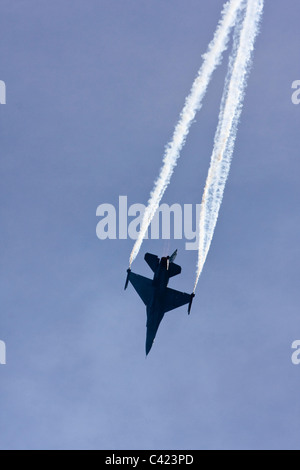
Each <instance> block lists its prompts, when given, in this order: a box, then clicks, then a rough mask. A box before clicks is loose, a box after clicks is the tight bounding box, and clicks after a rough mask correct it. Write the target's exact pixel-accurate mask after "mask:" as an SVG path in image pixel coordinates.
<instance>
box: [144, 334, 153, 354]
mask: <svg viewBox="0 0 300 470" xmlns="http://www.w3.org/2000/svg"><path fill="white" fill-rule="evenodd" d="M152 346H153V340H152V339H150V338H147V340H146V356H148V354H149V352H150V351H151V348H152Z"/></svg>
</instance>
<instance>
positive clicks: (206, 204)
mask: <svg viewBox="0 0 300 470" xmlns="http://www.w3.org/2000/svg"><path fill="white" fill-rule="evenodd" d="M263 4H264V1H263V0H248V3H247V10H246V14H245V17H244V21H243V23H242V24H241V25H240V24H238V25H237V27H236V34H235V40H234V46H233V51H232V54H231V57H230V61H229V73H228V76H227V79H226V83H225V88H224V92H223V98H222V103H221V109H220V115H219V123H218V127H217V131H216V135H215V141H214V149H213V153H212V156H211V164H210V168H209V172H208V176H207V180H206V185H205V188H204V193H203V198H202V204H201V212H200V221H199V252H198V265H197V275H196V281H195V286H194V292H195V289H196V286H197V283H198V280H199V277H200V274H201V272H202V269H203V266H204V263H205V260H206V257H207V254H208V251H209V248H210V245H211V241H212V237H213V234H214V230H215V227H216V223H217V219H218V214H219V210H220V206H221V203H222V199H223V193H224V189H225V184H226V181H227V177H228V173H229V170H230V164H231V160H232V154H233V150H234V144H235V140H236V134H237V128H238V123H239V119H240V116H241V112H242V107H243V99H244V95H245V89H246V85H247V78H248V73H249V68H250V65H251V58H252V52H253V49H254V44H255V39H256V36H257V34H258V30H259V24H260V20H261V16H262V12H263Z"/></svg>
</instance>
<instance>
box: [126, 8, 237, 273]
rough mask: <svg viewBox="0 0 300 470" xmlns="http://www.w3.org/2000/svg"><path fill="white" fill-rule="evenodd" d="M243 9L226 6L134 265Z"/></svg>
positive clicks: (169, 150) (154, 195)
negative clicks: (231, 32)
mask: <svg viewBox="0 0 300 470" xmlns="http://www.w3.org/2000/svg"><path fill="white" fill-rule="evenodd" d="M242 8H244V0H230V1H229V2H227V3H226V4H225V5H224V7H223V11H222V18H221V20H220V22H219V24H218V27H217V30H216V32H215V35H214V38H213V40H212V42H211V43H210V44H209V46H208V50H207V52H206V54H204V56H203V60H204V62H203V65H202V67H201V68H200V70H199V72H198V75H197V77H196V79H195V81H194V83H193V85H192V88H191V91H190V94H189V95H188V97H187V98H186V100H185V105H184V108H183V110H182V112H181V114H180V118H179V121H178V123H177V125H176V127H175V130H174V134H173V137H172V140H171V141H170V142H169V144H168V145H167V146H166V149H165V153H164V158H163V166H162V168H161V170H160V174H159V177H158V179H157V180H156V182H155V184H154V188H153V190H152V192H151V194H150V199H149V201H148V206H147V207H146V210H145V213H144V216H143V221H142V224H141V229H140V232H139V237H138V239H137V240H136V242H135V244H134V247H133V250H132V252H131V255H130V261H129V264H130V266H131V264H132V262H133V261H134V259H135V258H136V256H137V254H138V252H139V250H140V248H141V245H142V242H143V239H144V237H145V235H146V232H147V230H148V227H149V225H150V223H151V221H152V219H153V217H154V215H155V212H156V210H157V209H158V207H159V203H160V201H161V198H162V196H163V194H164V192H165V190H166V188H167V186H168V184H169V183H170V179H171V176H172V174H173V171H174V168H175V166H176V163H177V160H178V158H179V156H180V151H181V149H182V147H183V146H184V144H185V141H186V138H187V135H188V132H189V129H190V126H191V124H192V122H193V120H194V118H195V115H196V112H197V111H198V110H199V109H200V108H201V105H202V100H203V97H204V95H205V93H206V90H207V87H208V84H209V82H210V80H211V77H212V74H213V72H214V70H215V69H216V67H217V66H218V65H219V64H220V62H221V60H222V55H223V52H224V51H225V50H226V48H227V45H228V40H229V35H230V31H231V29H232V28H233V26H234V25H235V23H236V19H237V15H238V13H239V12H240V11H241V9H242Z"/></svg>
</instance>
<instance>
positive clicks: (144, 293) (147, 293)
mask: <svg viewBox="0 0 300 470" xmlns="http://www.w3.org/2000/svg"><path fill="white" fill-rule="evenodd" d="M129 281H130V282H131V284H132V285H133V287H134V288H135V290H136V291H137V293H138V294H139V296H140V298H141V299H142V301H143V302H144V304H145V305H148V304H149V303H150V301H151V299H152V295H153V284H152V280H151V279H148V278H147V277H144V276H140V275H139V274H135V273H133V272H130V273H129Z"/></svg>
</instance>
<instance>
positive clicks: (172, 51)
mask: <svg viewBox="0 0 300 470" xmlns="http://www.w3.org/2000/svg"><path fill="white" fill-rule="evenodd" d="M222 4H223V2H222V1H221V0H213V1H209V2H208V1H204V0H203V1H201V0H164V1H161V0H159V1H158V0H150V1H149V0H97V1H96V0H72V1H71V0H59V1H58V0H53V1H51V2H49V1H46V0H16V1H14V2H12V1H11V0H2V1H1V6H0V13H1V14H0V31H1V41H0V79H1V80H4V81H5V82H6V86H7V104H6V105H5V106H1V107H0V146H1V158H0V171H1V188H0V192H1V194H0V200H1V204H0V214H1V233H0V242H1V272H0V274H1V314H0V339H1V340H3V341H5V342H6V346H7V365H6V366H0V448H1V449H53V448H56V449H79V448H80V449H82V448H83V449H265V448H268V449H299V448H300V437H299V436H300V416H299V414H300V405H299V387H300V366H294V365H293V364H292V362H291V354H292V350H291V344H292V342H293V341H294V340H296V339H300V317H299V315H300V312H299V304H300V302H299V301H300V292H299V274H300V272H299V268H300V264H299V238H300V219H299V203H300V189H299V172H300V162H299V140H300V137H299V120H300V105H299V106H295V105H293V104H292V101H291V95H292V89H291V85H292V82H293V81H294V80H297V79H298V80H300V67H299V50H300V37H299V16H300V4H299V1H298V0H286V1H285V2H283V1H280V0H273V1H267V2H266V6H265V13H264V18H263V24H262V30H261V34H260V35H259V37H258V40H257V45H256V51H255V56H254V66H253V69H252V72H251V75H250V79H249V84H248V89H247V95H246V99H245V106H244V110H243V114H242V121H241V124H240V126H239V132H238V138H237V144H236V148H235V153H234V158H233V164H232V170H231V173H230V176H229V180H228V184H227V187H226V191H225V197H224V201H223V205H222V208H221V212H220V218H219V221H218V225H217V229H216V233H215V237H214V240H213V243H212V247H211V251H210V253H209V256H208V259H207V262H206V265H205V268H204V271H203V274H202V276H201V279H200V282H199V285H198V289H197V296H196V298H195V300H194V305H193V310H192V313H191V315H190V317H188V316H187V313H186V308H185V307H184V308H181V309H178V310H176V311H174V312H170V313H169V314H167V315H166V317H165V319H164V321H163V323H162V325H161V327H160V330H159V332H158V335H157V340H156V342H155V344H154V347H153V349H152V351H151V353H150V355H149V356H148V358H147V359H145V349H144V348H145V321H146V316H145V308H144V305H143V304H142V302H141V300H140V299H139V298H138V296H137V295H136V293H135V292H134V290H133V288H132V287H130V288H129V289H128V290H127V291H126V292H124V291H123V287H124V282H125V274H126V269H127V267H128V258H129V254H130V251H131V249H132V246H133V242H132V241H131V240H107V241H100V240H99V239H97V237H96V225H97V222H98V219H97V217H96V208H97V206H98V205H99V204H102V203H111V204H114V205H117V204H118V197H119V195H127V196H128V202H129V204H133V203H136V202H140V203H146V201H147V199H148V196H149V192H150V190H151V188H152V185H153V180H154V179H155V178H156V176H157V174H158V170H159V168H160V165H161V158H162V154H163V150H164V146H165V144H166V143H167V142H168V141H169V140H170V137H171V135H172V132H173V128H174V125H175V123H176V121H177V119H178V115H179V112H180V110H181V109H182V106H183V103H184V99H185V97H186V95H187V94H188V92H189V89H190V86H191V84H192V82H193V80H194V77H195V75H196V73H197V71H198V69H199V67H200V65H201V55H202V54H203V53H204V52H205V51H206V48H207V45H208V43H209V41H210V40H211V39H212V36H213V33H214V31H215V28H216V24H217V22H218V20H219V17H220V12H221V8H222ZM227 58H228V54H226V55H225V58H224V62H223V66H222V67H220V68H219V69H218V70H217V72H216V73H215V75H214V78H213V81H212V83H211V86H210V88H209V92H208V94H207V96H206V98H205V100H204V105H203V108H202V110H201V112H200V113H199V114H198V116H197V122H196V123H194V125H193V127H192V129H191V132H190V135H189V139H188V142H187V144H186V146H185V148H184V150H183V152H182V156H181V159H180V161H179V164H178V167H177V168H176V172H175V174H174V177H173V179H172V184H171V186H170V187H169V189H168V190H167V192H166V194H165V198H164V201H163V202H166V203H169V204H172V203H174V202H177V203H180V204H184V203H189V204H196V203H199V202H200V201H201V197H202V191H203V186H204V182H205V179H206V175H207V170H208V165H209V160H210V155H211V151H212V145H213V137H214V132H215V129H216V125H217V117H218V110H219V103H220V98H221V95H222V88H223V83H224V77H225V74H226V67H227ZM175 248H178V250H179V254H178V258H177V261H178V263H179V264H180V265H181V266H182V268H183V272H182V275H181V276H178V277H177V278H176V279H174V280H172V281H171V283H170V285H171V287H174V288H178V289H181V290H183V291H186V292H191V290H192V288H193V282H194V278H195V269H196V258H197V253H196V252H195V251H185V240H182V241H177V240H175V241H174V240H170V242H169V243H168V242H165V241H162V240H157V241H150V240H149V241H145V243H144V244H143V246H142V250H141V253H140V255H139V257H138V259H137V260H136V262H135V263H134V265H133V269H134V271H136V272H139V273H140V274H143V275H146V276H150V275H151V272H150V269H149V268H148V267H147V265H146V264H145V263H144V261H143V256H144V253H145V251H151V252H154V253H156V254H158V255H159V256H161V254H162V253H163V252H165V251H166V250H167V249H169V251H170V252H171V251H173V250H174V249H175Z"/></svg>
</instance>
